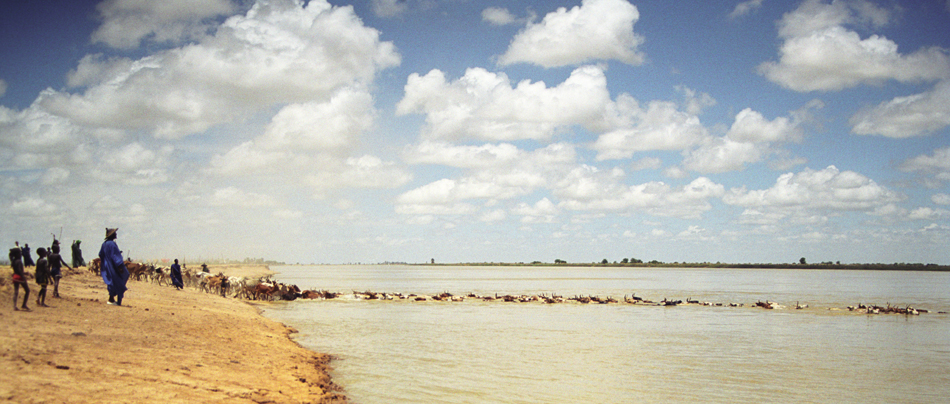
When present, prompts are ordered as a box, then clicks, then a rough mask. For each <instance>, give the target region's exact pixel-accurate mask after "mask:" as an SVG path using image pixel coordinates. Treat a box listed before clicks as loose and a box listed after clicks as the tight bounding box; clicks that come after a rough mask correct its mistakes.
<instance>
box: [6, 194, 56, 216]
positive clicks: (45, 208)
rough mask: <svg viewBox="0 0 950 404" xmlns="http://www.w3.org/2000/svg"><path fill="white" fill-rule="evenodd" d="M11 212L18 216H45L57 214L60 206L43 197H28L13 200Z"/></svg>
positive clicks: (10, 207)
mask: <svg viewBox="0 0 950 404" xmlns="http://www.w3.org/2000/svg"><path fill="white" fill-rule="evenodd" d="M9 209H10V213H13V214H15V215H17V216H25V217H34V218H45V217H49V216H52V215H55V214H56V213H57V211H58V210H59V208H58V207H57V206H56V205H54V204H52V203H49V202H47V201H45V200H43V199H41V198H34V197H26V198H21V199H18V200H16V201H13V202H12V203H11V204H10V206H9Z"/></svg>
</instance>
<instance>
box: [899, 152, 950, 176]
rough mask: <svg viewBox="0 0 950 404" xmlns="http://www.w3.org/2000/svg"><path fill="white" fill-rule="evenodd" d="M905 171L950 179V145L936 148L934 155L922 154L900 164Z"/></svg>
mask: <svg viewBox="0 0 950 404" xmlns="http://www.w3.org/2000/svg"><path fill="white" fill-rule="evenodd" d="M899 168H900V170H901V171H904V172H921V173H924V174H930V175H934V176H936V178H937V179H939V180H943V181H950V147H943V148H940V149H937V150H934V153H933V155H931V156H927V155H920V156H917V157H914V158H911V159H908V160H907V161H904V162H903V163H901V165H900V167H899Z"/></svg>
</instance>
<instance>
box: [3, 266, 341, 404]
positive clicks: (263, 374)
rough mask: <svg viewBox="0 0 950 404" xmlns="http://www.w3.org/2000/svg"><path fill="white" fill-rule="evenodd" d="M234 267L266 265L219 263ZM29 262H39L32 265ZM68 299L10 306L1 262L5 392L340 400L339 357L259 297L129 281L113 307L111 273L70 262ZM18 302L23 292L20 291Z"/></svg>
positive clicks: (42, 396)
mask: <svg viewBox="0 0 950 404" xmlns="http://www.w3.org/2000/svg"><path fill="white" fill-rule="evenodd" d="M210 269H211V270H212V271H214V272H215V273H217V272H219V271H220V272H224V273H226V274H228V275H232V276H265V275H269V274H273V272H271V271H270V269H269V268H268V267H266V266H242V265H228V266H211V268H210ZM27 271H28V272H30V271H32V268H28V269H27ZM64 272H67V274H66V276H65V277H64V278H63V279H62V281H61V283H60V294H61V295H62V298H59V299H56V298H52V297H51V296H52V290H51V289H52V287H50V290H49V291H48V294H49V297H47V299H46V303H47V305H49V306H50V307H37V304H36V301H35V299H36V293H37V291H38V287H37V285H36V283H35V282H33V281H32V280H30V281H29V282H30V284H29V286H30V290H31V293H30V298H29V300H28V302H27V304H28V306H29V307H30V308H31V309H32V311H29V312H22V311H13V308H12V305H11V303H12V298H13V296H12V294H13V292H12V290H13V289H12V285H11V283H10V273H11V271H10V267H9V266H6V267H5V268H3V269H0V278H2V280H3V281H2V283H0V323H2V324H4V326H3V327H0V344H2V348H0V352H2V353H0V400H9V401H12V402H19V403H31V402H61V403H69V402H154V403H166V402H189V403H190V402H228V403H339V402H346V397H345V396H344V395H343V394H342V392H341V390H340V388H339V387H338V386H336V385H335V384H334V383H333V382H332V380H330V377H329V375H328V369H329V362H330V357H329V356H328V355H324V354H319V353H315V352H312V351H309V350H307V349H305V348H303V347H301V346H299V345H298V344H297V343H295V342H293V341H292V340H291V339H290V338H289V336H290V334H292V333H294V332H295V330H293V329H292V328H289V327H286V326H284V325H282V324H280V323H277V322H275V321H271V320H268V319H266V318H264V317H263V316H261V315H260V313H259V309H258V306H256V305H266V304H269V303H253V304H249V303H247V302H245V301H241V300H237V299H228V298H222V297H220V296H216V295H214V294H209V293H203V292H199V291H197V290H195V289H194V288H185V289H184V290H181V291H179V290H175V289H174V288H172V287H169V286H158V285H157V284H152V283H149V282H145V281H141V282H136V281H129V284H128V287H129V290H128V292H127V293H126V295H125V301H124V302H123V303H125V305H124V307H118V306H109V305H106V303H105V302H106V300H107V299H108V294H107V293H106V290H105V286H104V285H103V283H102V279H101V278H99V277H98V276H96V275H94V274H91V273H90V272H88V271H86V270H85V268H80V270H73V271H64ZM20 299H21V300H20V301H21V302H22V299H23V291H22V290H21V291H20Z"/></svg>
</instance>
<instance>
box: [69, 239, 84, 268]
mask: <svg viewBox="0 0 950 404" xmlns="http://www.w3.org/2000/svg"><path fill="white" fill-rule="evenodd" d="M80 243H82V240H73V246H72V249H73V268H79V267H84V266H86V260H84V259H82V249H80V248H79V244H80Z"/></svg>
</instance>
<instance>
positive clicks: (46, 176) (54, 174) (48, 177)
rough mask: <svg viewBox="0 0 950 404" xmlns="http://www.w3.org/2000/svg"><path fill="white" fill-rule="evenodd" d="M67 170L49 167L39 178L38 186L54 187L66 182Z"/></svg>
mask: <svg viewBox="0 0 950 404" xmlns="http://www.w3.org/2000/svg"><path fill="white" fill-rule="evenodd" d="M69 174H70V172H69V170H67V169H65V168H62V167H50V168H49V169H48V170H46V172H45V173H43V176H42V177H41V178H40V184H43V185H56V184H62V183H64V182H66V180H67V179H68V178H69Z"/></svg>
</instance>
